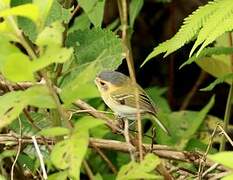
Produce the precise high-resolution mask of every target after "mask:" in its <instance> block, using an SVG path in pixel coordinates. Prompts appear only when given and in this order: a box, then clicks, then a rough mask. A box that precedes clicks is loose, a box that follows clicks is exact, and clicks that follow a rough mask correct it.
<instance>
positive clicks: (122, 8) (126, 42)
mask: <svg viewBox="0 0 233 180" xmlns="http://www.w3.org/2000/svg"><path fill="white" fill-rule="evenodd" d="M117 2H118V9H119V13H120V19H121V25H122V44H123V47H124V50H125V55H126V61H127V65H128V70H129V74H130V78H131V80H132V83H133V86H134V87H137V82H136V78H135V70H134V61H133V54H132V49H131V43H130V37H129V33H128V7H127V1H126V0H118V1H117ZM134 94H135V100H136V109H137V116H136V117H137V131H138V149H139V161H142V160H143V147H142V124H141V115H140V111H139V109H140V106H139V95H138V89H137V88H135V90H134Z"/></svg>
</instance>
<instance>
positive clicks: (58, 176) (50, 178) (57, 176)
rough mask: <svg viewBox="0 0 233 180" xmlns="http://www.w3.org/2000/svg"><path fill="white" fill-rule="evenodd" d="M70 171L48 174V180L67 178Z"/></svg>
mask: <svg viewBox="0 0 233 180" xmlns="http://www.w3.org/2000/svg"><path fill="white" fill-rule="evenodd" d="M67 176H68V172H67V171H60V172H58V173H53V174H51V175H49V176H48V180H67Z"/></svg>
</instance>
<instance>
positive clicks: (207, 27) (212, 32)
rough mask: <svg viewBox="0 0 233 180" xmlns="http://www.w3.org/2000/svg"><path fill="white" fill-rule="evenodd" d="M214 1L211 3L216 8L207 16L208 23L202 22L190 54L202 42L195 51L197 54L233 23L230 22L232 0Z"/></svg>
mask: <svg viewBox="0 0 233 180" xmlns="http://www.w3.org/2000/svg"><path fill="white" fill-rule="evenodd" d="M215 2H216V3H213V4H216V5H217V8H216V9H215V12H214V13H213V14H212V15H211V16H210V17H208V18H207V20H208V23H203V27H202V29H201V30H200V32H199V33H198V37H197V40H196V41H195V44H194V45H193V48H192V50H191V51H190V56H191V55H192V53H193V52H194V51H195V49H196V48H197V47H198V46H199V45H201V44H202V46H201V47H200V49H199V50H198V52H197V55H198V54H199V53H200V52H201V50H202V49H203V48H204V47H206V46H207V45H208V44H209V43H211V42H213V41H214V40H215V39H216V38H217V37H218V36H220V35H221V34H223V33H225V32H226V31H231V28H230V29H228V26H230V27H231V26H232V25H233V23H232V16H233V13H232V12H231V11H232V9H233V4H232V1H231V0H221V1H215ZM223 9H224V11H223ZM225 22H226V23H227V25H228V26H227V29H225V28H226V27H225V26H226V24H225ZM220 25H221V26H220ZM222 25H223V26H222ZM219 26H220V27H219ZM219 28H220V32H219ZM208 38H210V39H208Z"/></svg>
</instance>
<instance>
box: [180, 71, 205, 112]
mask: <svg viewBox="0 0 233 180" xmlns="http://www.w3.org/2000/svg"><path fill="white" fill-rule="evenodd" d="M206 75H207V73H206V72H205V71H203V70H202V71H201V73H200V75H199V77H198V79H197V81H196V83H195V84H194V85H193V87H192V89H191V90H190V91H189V93H188V94H187V96H186V97H185V99H184V101H183V103H182V105H181V107H180V110H184V109H186V108H187V107H188V105H189V103H190V101H191V100H192V98H193V96H194V95H195V93H196V92H197V90H198V88H199V87H200V85H201V83H202V82H203V81H204V80H205V79H206Z"/></svg>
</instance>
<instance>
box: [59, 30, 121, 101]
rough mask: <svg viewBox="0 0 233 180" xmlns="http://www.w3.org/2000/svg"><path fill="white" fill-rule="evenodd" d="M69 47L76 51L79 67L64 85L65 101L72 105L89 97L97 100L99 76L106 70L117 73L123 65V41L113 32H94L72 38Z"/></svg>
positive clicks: (72, 72)
mask: <svg viewBox="0 0 233 180" xmlns="http://www.w3.org/2000/svg"><path fill="white" fill-rule="evenodd" d="M67 45H68V46H73V47H74V53H75V58H76V63H77V65H75V67H74V69H72V71H71V72H70V73H69V74H68V75H67V77H65V80H64V82H65V83H63V84H62V85H61V86H62V92H61V98H62V100H63V101H64V102H65V103H71V102H73V101H74V100H76V99H77V98H87V97H88V96H87V95H90V96H89V98H91V97H96V96H98V94H97V91H96V90H95V85H94V79H95V77H96V75H97V74H98V73H99V72H101V71H103V70H115V69H116V68H117V67H118V66H119V65H120V64H121V62H122V59H123V56H122V46H121V41H120V39H119V38H117V37H116V36H115V35H114V34H113V33H112V32H110V31H107V30H101V29H91V30H85V31H75V32H74V33H71V34H69V36H68V38H67ZM89 88H90V91H89V93H88V94H86V93H87V92H88V91H86V92H85V90H87V89H89ZM77 92H79V93H77Z"/></svg>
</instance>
